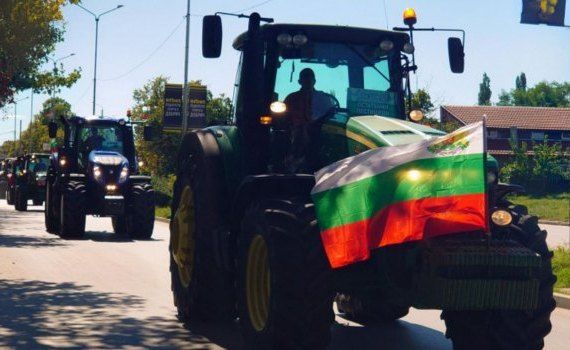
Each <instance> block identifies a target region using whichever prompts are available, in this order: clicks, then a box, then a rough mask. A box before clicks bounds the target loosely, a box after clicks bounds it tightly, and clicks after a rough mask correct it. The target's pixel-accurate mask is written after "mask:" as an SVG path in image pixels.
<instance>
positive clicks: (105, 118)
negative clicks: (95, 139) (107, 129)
mask: <svg viewBox="0 0 570 350" xmlns="http://www.w3.org/2000/svg"><path fill="white" fill-rule="evenodd" d="M68 120H69V121H70V122H79V123H82V122H87V123H90V124H91V123H93V124H98V123H99V122H101V123H121V122H123V124H126V123H128V122H129V121H128V119H127V118H125V117H114V116H94V115H93V116H85V117H80V116H73V117H70V118H69V119H68Z"/></svg>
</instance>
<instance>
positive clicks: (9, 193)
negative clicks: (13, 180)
mask: <svg viewBox="0 0 570 350" xmlns="http://www.w3.org/2000/svg"><path fill="white" fill-rule="evenodd" d="M6 203H7V204H8V205H14V188H13V187H10V186H8V189H6Z"/></svg>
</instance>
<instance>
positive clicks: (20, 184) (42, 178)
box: [14, 153, 50, 211]
mask: <svg viewBox="0 0 570 350" xmlns="http://www.w3.org/2000/svg"><path fill="white" fill-rule="evenodd" d="M49 157H50V155H49V154H42V153H32V154H26V155H25V156H23V157H21V161H22V162H23V166H22V170H21V171H20V172H19V173H18V174H17V176H16V186H15V188H14V207H15V209H16V210H17V211H26V210H27V209H28V200H32V202H33V205H43V203H44V200H45V196H46V177H47V169H48V166H49Z"/></svg>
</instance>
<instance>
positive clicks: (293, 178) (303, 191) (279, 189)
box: [231, 174, 315, 231]
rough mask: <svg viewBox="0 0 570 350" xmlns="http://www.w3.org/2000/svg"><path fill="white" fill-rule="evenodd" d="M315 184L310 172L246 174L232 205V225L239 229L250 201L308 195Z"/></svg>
mask: <svg viewBox="0 0 570 350" xmlns="http://www.w3.org/2000/svg"><path fill="white" fill-rule="evenodd" d="M314 186H315V177H314V175H311V174H269V175H251V176H247V177H246V178H245V179H244V180H243V181H242V183H241V185H240V186H239V187H238V190H237V192H236V194H235V197H234V201H233V205H232V213H231V218H232V226H233V228H234V229H236V230H237V231H239V227H240V224H241V218H242V217H243V214H244V212H245V210H246V209H247V207H248V206H249V204H250V203H252V202H253V201H256V200H258V199H261V198H272V197H281V198H283V197H291V196H309V195H310V193H311V189H312V188H313V187H314Z"/></svg>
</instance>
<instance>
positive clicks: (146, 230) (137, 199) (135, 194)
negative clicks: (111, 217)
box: [119, 184, 154, 239]
mask: <svg viewBox="0 0 570 350" xmlns="http://www.w3.org/2000/svg"><path fill="white" fill-rule="evenodd" d="M130 201H131V203H132V207H131V208H130V212H129V213H128V214H127V215H126V231H127V234H128V235H129V237H131V238H136V239H150V237H151V236H152V230H153V229H154V189H153V188H152V186H151V185H150V184H137V185H134V186H133V187H132V188H131V195H130ZM119 226H120V224H119Z"/></svg>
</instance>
